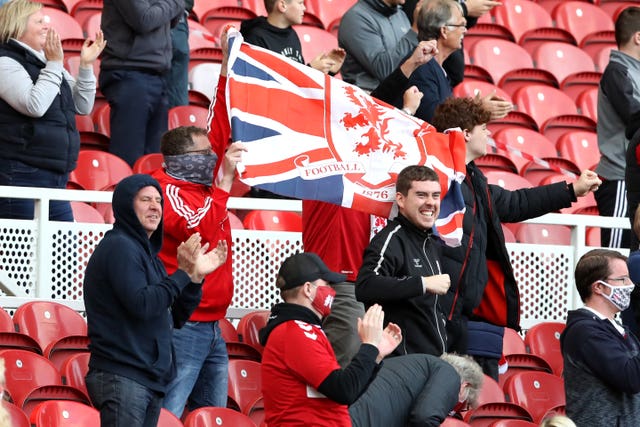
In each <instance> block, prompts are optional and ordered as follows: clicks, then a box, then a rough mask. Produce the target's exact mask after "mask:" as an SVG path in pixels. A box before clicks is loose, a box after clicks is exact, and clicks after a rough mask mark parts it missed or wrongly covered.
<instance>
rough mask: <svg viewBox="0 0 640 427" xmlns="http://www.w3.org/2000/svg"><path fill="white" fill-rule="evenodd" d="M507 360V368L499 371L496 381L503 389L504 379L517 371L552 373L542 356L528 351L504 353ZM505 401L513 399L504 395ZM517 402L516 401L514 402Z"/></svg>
mask: <svg viewBox="0 0 640 427" xmlns="http://www.w3.org/2000/svg"><path fill="white" fill-rule="evenodd" d="M504 357H505V359H506V361H507V370H506V372H504V373H501V374H500V375H499V377H498V383H499V384H500V386H501V387H502V389H503V390H505V388H504V385H505V383H506V381H507V380H508V379H509V378H510V377H511V376H513V375H515V374H517V373H519V372H528V371H535V372H546V373H548V374H552V373H553V369H551V366H549V363H548V362H547V361H546V360H544V359H543V358H542V357H540V356H537V355H535V354H528V353H518V354H506V355H504ZM505 394H506V393H505ZM505 397H506V400H507V401H510V402H513V400H509V396H505ZM516 403H517V402H516Z"/></svg>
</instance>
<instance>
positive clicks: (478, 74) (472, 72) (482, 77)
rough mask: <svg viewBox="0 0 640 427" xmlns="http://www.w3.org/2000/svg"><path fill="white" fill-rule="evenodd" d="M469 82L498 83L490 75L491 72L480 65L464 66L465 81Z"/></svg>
mask: <svg viewBox="0 0 640 427" xmlns="http://www.w3.org/2000/svg"><path fill="white" fill-rule="evenodd" d="M469 80H477V81H481V82H487V83H491V84H494V83H498V82H494V81H493V78H492V77H491V74H489V72H488V71H487V70H485V69H484V68H482V67H480V66H479V65H474V64H467V63H465V64H464V81H469Z"/></svg>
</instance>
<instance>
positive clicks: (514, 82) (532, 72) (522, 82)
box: [498, 68, 560, 97]
mask: <svg viewBox="0 0 640 427" xmlns="http://www.w3.org/2000/svg"><path fill="white" fill-rule="evenodd" d="M533 84H537V85H545V86H550V87H554V88H557V87H560V83H559V82H558V79H556V77H555V76H554V75H553V74H552V73H551V72H550V71H547V70H543V69H540V68H518V69H516V70H512V71H508V72H507V73H505V75H504V76H502V79H501V80H500V82H498V85H499V86H500V88H501V89H502V90H504V91H505V92H507V93H508V94H509V95H510V96H512V97H513V94H514V93H515V92H516V91H517V90H518V89H520V88H521V87H524V86H530V85H533Z"/></svg>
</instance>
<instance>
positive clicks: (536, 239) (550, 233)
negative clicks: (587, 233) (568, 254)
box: [516, 223, 571, 246]
mask: <svg viewBox="0 0 640 427" xmlns="http://www.w3.org/2000/svg"><path fill="white" fill-rule="evenodd" d="M516 239H518V241H519V242H520V243H533V244H536V245H556V246H557V245H570V244H571V229H570V228H569V227H567V226H565V225H555V224H528V223H524V224H520V226H519V227H518V230H517V231H516Z"/></svg>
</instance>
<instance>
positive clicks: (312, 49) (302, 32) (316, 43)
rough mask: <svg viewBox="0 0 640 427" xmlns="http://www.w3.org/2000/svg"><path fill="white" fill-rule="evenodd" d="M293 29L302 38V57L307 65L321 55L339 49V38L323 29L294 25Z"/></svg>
mask: <svg viewBox="0 0 640 427" xmlns="http://www.w3.org/2000/svg"><path fill="white" fill-rule="evenodd" d="M293 29H294V30H295V31H296V33H297V34H298V38H300V44H301V45H302V56H303V57H304V60H305V62H307V63H309V62H311V61H312V60H313V59H314V58H315V57H316V56H318V55H320V54H321V53H328V52H330V51H331V50H332V49H336V48H337V47H338V38H337V37H336V36H334V35H333V34H331V33H330V32H328V31H326V30H323V29H322V28H317V27H311V26H309V25H294V26H293Z"/></svg>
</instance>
